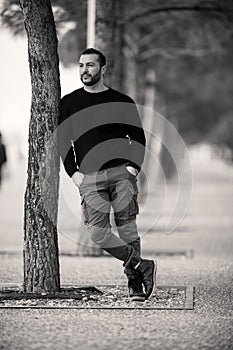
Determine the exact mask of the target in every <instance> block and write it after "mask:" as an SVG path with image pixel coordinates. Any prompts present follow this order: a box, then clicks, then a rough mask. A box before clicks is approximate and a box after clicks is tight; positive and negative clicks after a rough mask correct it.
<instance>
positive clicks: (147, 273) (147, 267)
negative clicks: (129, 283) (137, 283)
mask: <svg viewBox="0 0 233 350" xmlns="http://www.w3.org/2000/svg"><path fill="white" fill-rule="evenodd" d="M137 270H138V271H139V272H140V273H141V276H142V283H143V285H144V287H145V293H146V299H147V298H149V296H150V295H151V293H152V292H153V289H154V285H155V281H156V271H157V263H156V261H153V260H146V259H142V260H141V262H140V264H139V265H138V267H137Z"/></svg>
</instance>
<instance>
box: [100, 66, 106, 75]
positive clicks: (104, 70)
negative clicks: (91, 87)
mask: <svg viewBox="0 0 233 350" xmlns="http://www.w3.org/2000/svg"><path fill="white" fill-rule="evenodd" d="M106 70H107V66H106V65H105V66H103V67H101V73H102V74H105V73H106Z"/></svg>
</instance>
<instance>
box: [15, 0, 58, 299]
mask: <svg viewBox="0 0 233 350" xmlns="http://www.w3.org/2000/svg"><path fill="white" fill-rule="evenodd" d="M20 5H21V8H22V13H23V18H24V24H25V29H26V33H27V37H28V55H29V64H30V73H31V86H32V100H31V120H30V126H29V155H28V171H27V174H28V177H27V186H26V192H25V217H24V290H25V292H47V291H50V292H55V291H58V290H59V288H60V277H59V261H58V241H57V227H56V223H57V203H58V186H59V157H58V154H57V147H56V142H53V141H55V139H54V138H53V137H52V134H53V132H54V130H55V129H56V127H57V125H58V115H59V103H60V80H59V68H58V67H59V66H58V54H57V37H56V30H55V24H54V19H53V13H52V9H51V4H50V1H49V0H33V1H30V0H21V1H20ZM50 140H51V141H52V142H50Z"/></svg>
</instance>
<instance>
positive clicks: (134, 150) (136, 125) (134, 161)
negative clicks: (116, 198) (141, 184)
mask: <svg viewBox="0 0 233 350" xmlns="http://www.w3.org/2000/svg"><path fill="white" fill-rule="evenodd" d="M126 136H127V137H128V138H129V142H130V146H131V152H130V159H129V162H128V163H127V164H128V165H131V166H133V167H134V168H136V169H137V170H138V171H140V170H141V167H142V163H143V160H144V156H145V146H146V137H145V133H144V130H143V126H142V122H141V118H140V115H139V112H138V109H137V106H136V104H135V102H134V101H133V100H132V99H130V124H129V125H128V135H126Z"/></svg>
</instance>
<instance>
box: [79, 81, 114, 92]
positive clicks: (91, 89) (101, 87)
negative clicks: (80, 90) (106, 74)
mask: <svg viewBox="0 0 233 350" xmlns="http://www.w3.org/2000/svg"><path fill="white" fill-rule="evenodd" d="M84 90H85V91H87V92H91V93H98V92H102V91H106V90H108V87H107V86H105V85H104V84H103V83H97V84H95V85H92V86H87V85H84Z"/></svg>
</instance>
